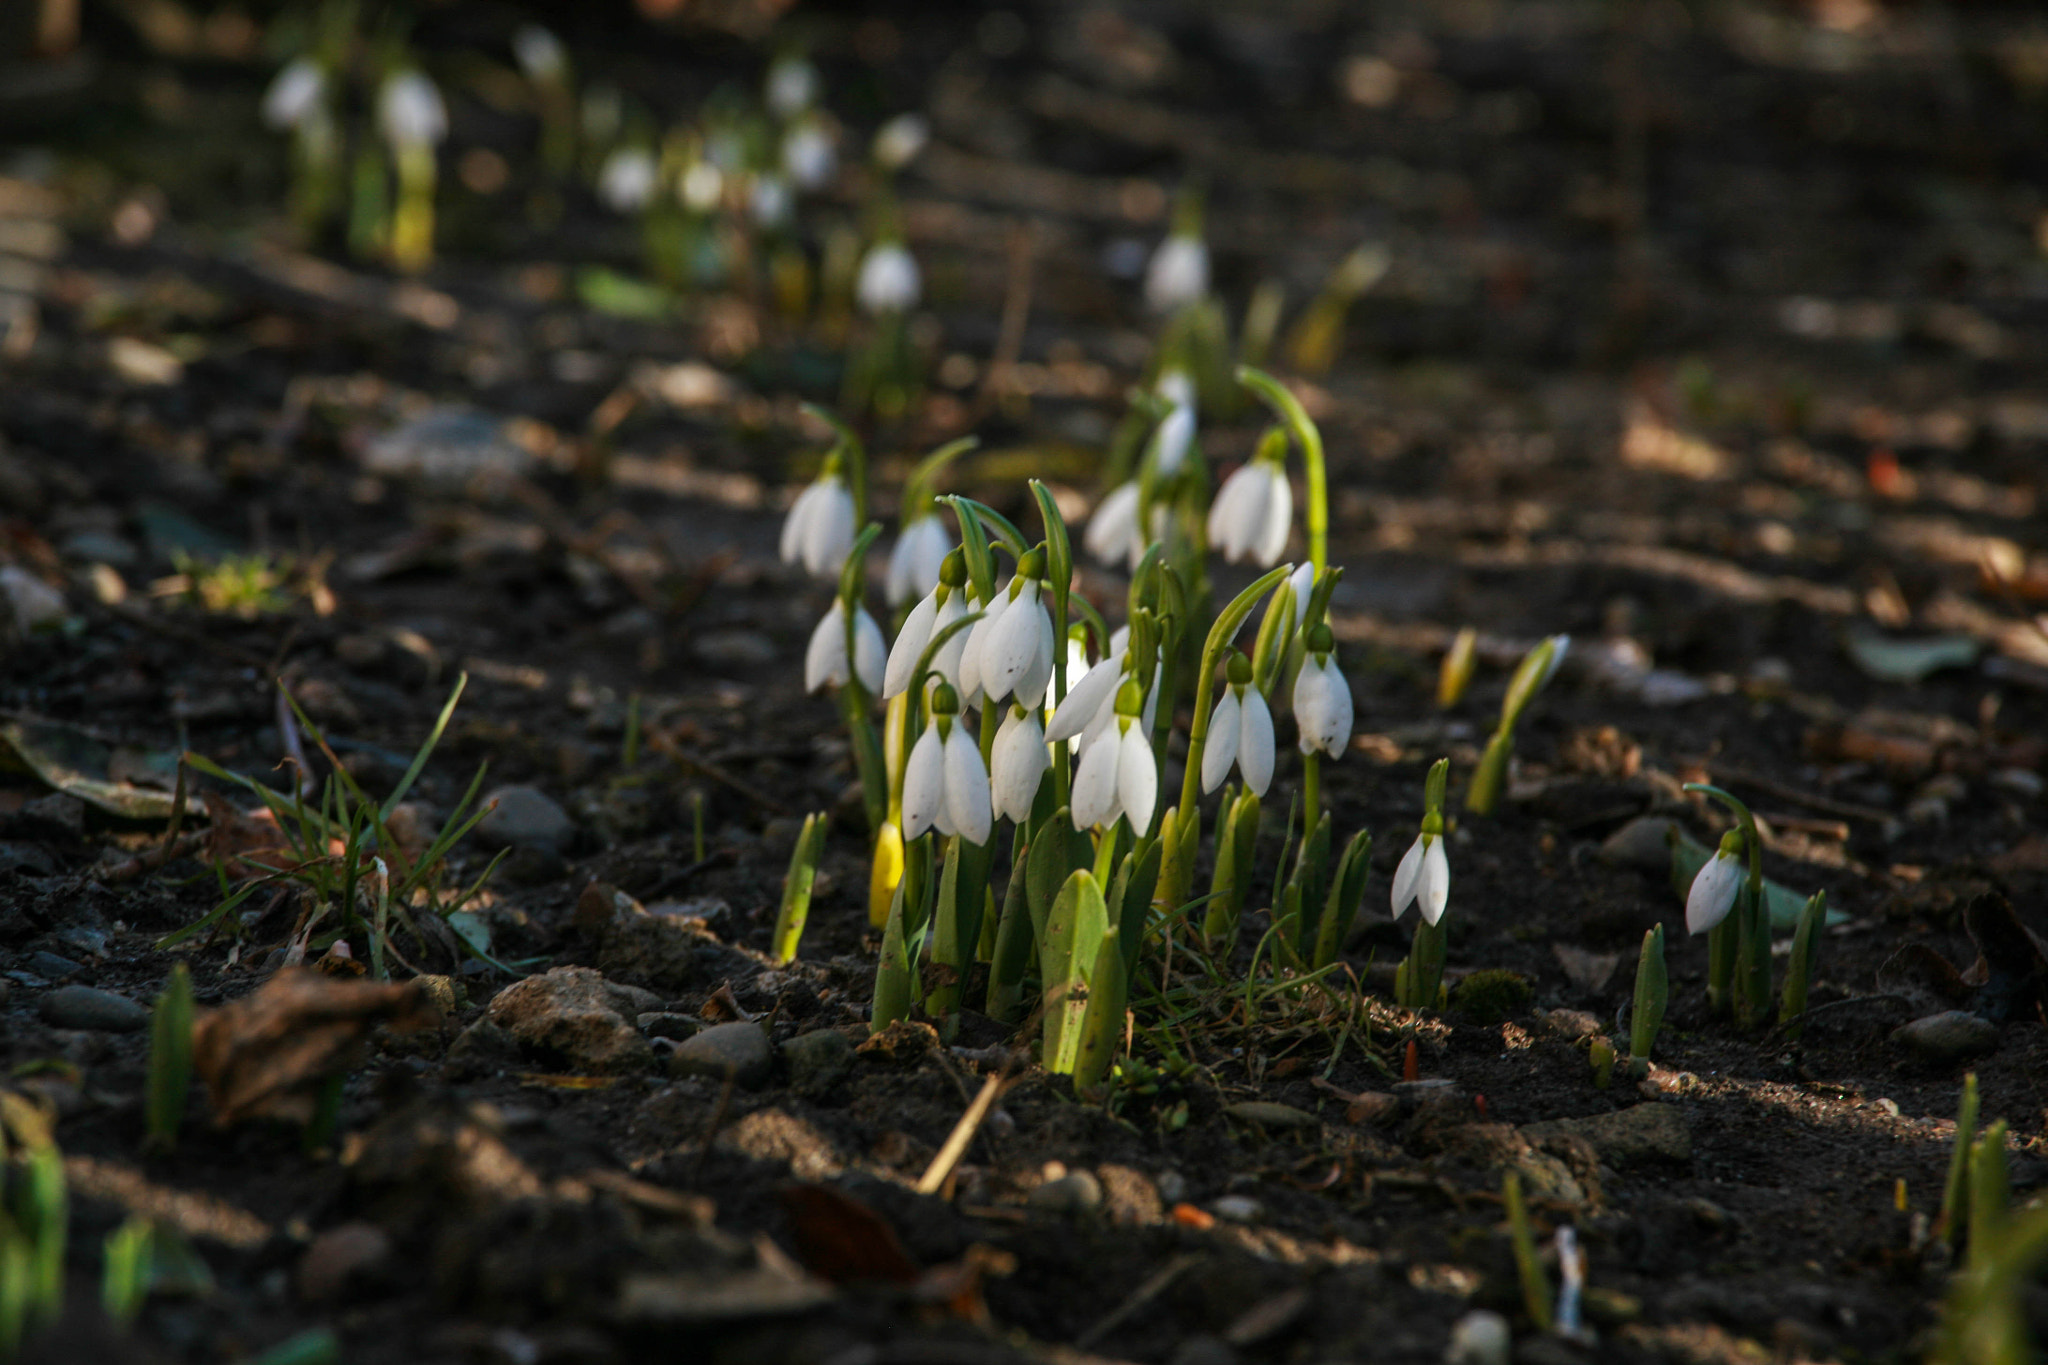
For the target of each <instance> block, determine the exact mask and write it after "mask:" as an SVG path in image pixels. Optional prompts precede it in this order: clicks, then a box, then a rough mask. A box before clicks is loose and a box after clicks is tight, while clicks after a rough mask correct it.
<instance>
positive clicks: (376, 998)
mask: <svg viewBox="0 0 2048 1365" xmlns="http://www.w3.org/2000/svg"><path fill="white" fill-rule="evenodd" d="M440 1020H441V1011H440V1009H439V1008H438V1007H437V1006H436V1005H435V1004H434V1002H433V998H432V997H431V996H429V995H428V994H427V991H426V989H425V987H423V986H421V985H420V984H419V983H418V982H416V981H408V982H403V983H382V982H370V981H358V980H351V979H347V978H342V977H332V976H323V975H321V974H320V973H318V972H312V971H302V970H298V969H295V968H287V969H285V970H284V971H281V972H279V973H278V974H277V975H276V976H273V977H272V978H271V979H270V980H269V981H267V982H265V983H264V984H263V987H262V988H261V989H260V990H258V991H256V992H254V993H253V994H250V995H245V996H243V997H242V998H241V999H240V1000H236V1001H234V1002H233V1003H231V1004H227V1005H223V1006H221V1007H220V1008H219V1009H213V1010H207V1011H205V1012H204V1013H202V1014H201V1015H200V1016H199V1019H198V1021H197V1022H196V1023H195V1024H194V1025H193V1026H192V1062H193V1067H194V1069H195V1070H196V1071H197V1072H198V1073H199V1078H200V1080H202V1081H203V1082H205V1084H206V1093H207V1097H208V1098H209V1099H211V1100H212V1102H213V1120H214V1123H215V1125H216V1126H218V1127H222V1128H226V1127H228V1126H230V1125H232V1124H236V1123H240V1122H241V1121H242V1120H244V1119H250V1118H281V1119H292V1120H296V1121H297V1122H300V1123H305V1122H308V1121H310V1120H311V1119H312V1117H313V1114H314V1110H315V1107H316V1105H317V1103H318V1100H319V1091H320V1087H321V1086H322V1085H323V1084H324V1083H325V1082H326V1081H327V1079H328V1077H330V1076H332V1075H334V1074H335V1073H336V1072H338V1071H340V1070H342V1069H344V1068H345V1067H347V1066H349V1065H350V1064H351V1061H352V1059H353V1058H354V1056H355V1054H356V1052H357V1051H358V1050H359V1048H360V1047H361V1045H362V1042H363V1040H364V1039H365V1038H367V1037H368V1036H369V1033H370V1030H371V1029H373V1028H375V1027H376V1026H377V1025H379V1024H389V1025H390V1026H391V1027H392V1028H394V1029H397V1030H399V1031H400V1032H411V1031H413V1030H416V1029H421V1028H428V1027H431V1026H432V1025H434V1024H437V1023H439V1022H440Z"/></svg>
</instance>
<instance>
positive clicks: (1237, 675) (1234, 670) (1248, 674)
mask: <svg viewBox="0 0 2048 1365" xmlns="http://www.w3.org/2000/svg"><path fill="white" fill-rule="evenodd" d="M1223 676H1224V677H1226V678H1228V679H1230V685H1231V686H1232V687H1243V686H1244V685H1245V684H1246V683H1249V682H1250V681H1251V680H1252V661H1251V660H1250V659H1247V658H1246V657H1245V656H1244V652H1243V651H1242V650H1236V649H1233V650H1231V651H1230V659H1229V661H1228V662H1227V663H1225V664H1224V665H1223Z"/></svg>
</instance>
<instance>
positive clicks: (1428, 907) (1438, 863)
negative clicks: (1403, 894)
mask: <svg viewBox="0 0 2048 1365" xmlns="http://www.w3.org/2000/svg"><path fill="white" fill-rule="evenodd" d="M1450 903H1451V863H1450V859H1448V858H1446V857H1445V856H1444V841H1443V840H1442V839H1431V840H1430V841H1429V851H1428V852H1427V853H1424V854H1423V855H1422V883H1421V885H1419V886H1417V887H1416V888H1415V908H1416V909H1418V910H1420V911H1421V912H1422V917H1423V918H1424V919H1426V920H1428V921H1429V922H1430V923H1431V924H1435V923H1436V922H1437V921H1438V920H1440V919H1442V918H1443V917H1444V907H1445V906H1447V905H1449V904H1450Z"/></svg>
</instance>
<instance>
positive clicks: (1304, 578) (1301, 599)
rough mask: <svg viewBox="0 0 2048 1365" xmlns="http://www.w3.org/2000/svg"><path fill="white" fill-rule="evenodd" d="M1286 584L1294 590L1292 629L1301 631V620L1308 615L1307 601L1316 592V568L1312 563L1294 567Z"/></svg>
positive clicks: (1305, 562)
mask: <svg viewBox="0 0 2048 1365" xmlns="http://www.w3.org/2000/svg"><path fill="white" fill-rule="evenodd" d="M1287 584H1288V586H1289V587H1291V588H1293V589H1294V628H1295V629H1296V630H1300V629H1301V622H1302V618H1303V617H1305V616H1307V615H1308V599H1309V598H1310V597H1312V596H1313V595H1314V594H1315V590H1316V566H1315V564H1314V562H1313V561H1304V562H1302V563H1301V564H1298V565H1296V566H1295V569H1294V572H1293V573H1291V574H1289V575H1287Z"/></svg>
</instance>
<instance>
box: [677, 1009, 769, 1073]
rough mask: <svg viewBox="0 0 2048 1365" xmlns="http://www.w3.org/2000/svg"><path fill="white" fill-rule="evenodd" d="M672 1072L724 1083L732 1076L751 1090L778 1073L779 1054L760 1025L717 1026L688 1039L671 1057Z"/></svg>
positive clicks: (740, 1022)
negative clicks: (776, 1058)
mask: <svg viewBox="0 0 2048 1365" xmlns="http://www.w3.org/2000/svg"><path fill="white" fill-rule="evenodd" d="M668 1064H669V1069H670V1070H671V1071H674V1072H675V1073H676V1074H677V1075H680V1076H709V1077H711V1078H713V1079H714V1080H724V1079H725V1077H726V1076H727V1075H731V1076H732V1077H733V1079H734V1080H735V1081H737V1082H738V1083H739V1084H740V1085H743V1086H745V1087H746V1088H747V1089H749V1090H758V1089H760V1088H761V1087H762V1086H763V1085H765V1084H767V1082H768V1075H769V1073H770V1072H771V1071H772V1070H773V1069H774V1064H775V1053H774V1051H773V1050H772V1049H771V1048H770V1047H769V1046H768V1035H767V1034H766V1033H764V1032H762V1030H761V1026H760V1025H759V1024H750V1023H747V1022H745V1021H744V1020H742V1021H739V1022H736V1023H731V1024H715V1025H713V1026H712V1027H710V1028H708V1029H705V1030H704V1031H703V1032H702V1033H699V1034H696V1035H695V1036H693V1037H690V1038H686V1039H684V1040H683V1041H682V1042H681V1043H680V1044H679V1045H678V1046H677V1047H676V1050H675V1051H674V1052H673V1053H672V1054H670V1056H669V1061H668Z"/></svg>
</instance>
